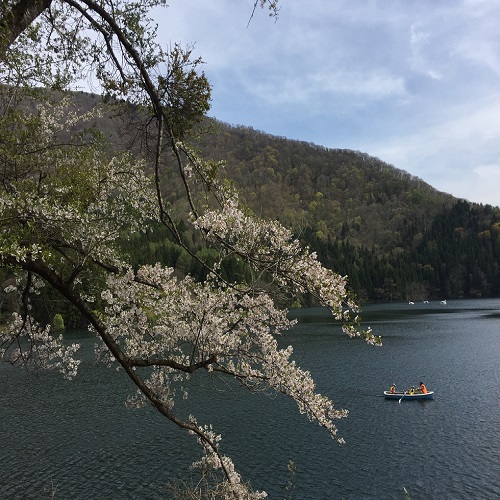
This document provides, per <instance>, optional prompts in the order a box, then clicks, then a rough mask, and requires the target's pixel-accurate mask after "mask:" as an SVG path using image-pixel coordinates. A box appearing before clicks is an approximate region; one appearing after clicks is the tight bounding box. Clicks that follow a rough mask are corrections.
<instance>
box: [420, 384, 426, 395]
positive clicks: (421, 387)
mask: <svg viewBox="0 0 500 500" xmlns="http://www.w3.org/2000/svg"><path fill="white" fill-rule="evenodd" d="M420 391H421V392H422V394H427V387H425V384H424V383H423V382H420Z"/></svg>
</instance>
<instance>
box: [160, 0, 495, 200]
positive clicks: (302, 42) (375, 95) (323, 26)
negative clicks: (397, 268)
mask: <svg viewBox="0 0 500 500" xmlns="http://www.w3.org/2000/svg"><path fill="white" fill-rule="evenodd" d="M253 4H254V0H210V1H207V0H169V1H168V7H167V8H165V9H161V10H160V11H157V13H156V14H155V18H156V20H157V22H158V23H159V36H160V40H161V42H162V43H164V44H172V43H175V42H179V43H180V44H181V45H182V46H184V47H186V46H192V45H194V52H193V54H194V55H195V56H196V57H202V59H203V60H204V62H205V64H204V66H203V70H204V72H205V74H206V76H207V77H208V79H209V81H210V83H211V84H212V102H211V105H212V108H211V110H210V112H209V115H210V116H213V117H215V118H217V119H218V120H221V121H223V122H226V123H229V124H232V125H244V126H249V127H252V128H254V129H255V130H260V131H263V132H266V133H268V134H272V135H277V136H281V137H286V138H288V139H296V140H300V141H306V142H311V143H314V144H317V145H321V146H325V147H328V148H346V149H353V150H358V151H361V152H363V153H367V154H369V155H372V156H375V157H378V158H380V159H381V160H383V161H385V162H387V163H389V164H392V165H394V166H395V167H397V168H398V169H402V170H405V171H407V172H409V173H410V174H412V175H414V176H416V177H419V178H420V179H422V180H424V181H425V182H427V183H428V184H430V185H431V186H433V187H434V188H436V189H438V190H440V191H443V192H446V193H449V194H452V195H454V196H456V197H458V198H464V199H466V200H469V201H472V202H476V203H482V204H491V205H494V206H500V29H499V26H500V2H499V1H498V0H439V1H438V0H356V1H352V0H328V1H325V0H302V1H300V0H280V5H281V8H280V12H279V18H278V19H277V21H275V20H274V19H272V18H270V17H269V16H268V11H266V10H261V9H260V8H258V9H257V10H256V12H255V14H254V16H253V18H252V19H251V21H250V23H249V20H250V17H251V14H252V9H253Z"/></svg>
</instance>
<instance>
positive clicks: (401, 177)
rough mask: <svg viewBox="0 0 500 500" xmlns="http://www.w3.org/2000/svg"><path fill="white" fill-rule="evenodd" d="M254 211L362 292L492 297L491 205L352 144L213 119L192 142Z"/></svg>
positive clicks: (499, 213) (499, 237) (497, 257)
mask: <svg viewBox="0 0 500 500" xmlns="http://www.w3.org/2000/svg"><path fill="white" fill-rule="evenodd" d="M197 145H198V147H199V149H200V151H201V152H202V154H203V155H205V156H208V157H210V158H214V159H217V160H226V161H227V167H226V169H227V174H228V176H229V177H230V178H231V179H233V180H234V181H235V183H236V185H237V186H238V187H239V188H240V189H241V191H242V196H243V199H244V200H245V201H246V203H248V205H249V206H250V207H251V208H252V209H253V210H254V211H255V212H256V213H258V214H259V215H262V216H264V217H272V218H276V219H278V220H280V221H281V222H282V223H283V224H285V225H287V226H290V227H292V228H293V229H294V230H295V232H296V234H297V235H298V236H299V237H300V238H301V239H302V240H303V242H304V243H305V244H307V245H309V246H310V247H311V249H313V250H315V251H316V252H317V253H318V256H319V257H320V259H321V260H322V261H323V263H324V264H325V265H327V266H328V267H331V268H332V269H334V270H335V271H337V272H339V273H341V274H347V275H348V276H349V279H350V283H351V286H352V287H353V289H354V290H355V292H356V293H357V294H358V296H359V297H360V298H361V299H362V300H370V301H374V300H423V299H427V298H453V297H486V296H498V295H500V209H499V208H498V207H492V206H489V205H486V206H483V205H480V204H474V203H469V202H467V201H466V200H460V199H457V198H454V197H453V196H451V195H449V194H446V193H443V192H440V191H438V190H436V189H434V188H433V187H432V186H430V185H429V184H427V183H425V182H424V181H423V180H421V179H419V178H418V177H414V176H412V175H410V174H408V173H407V172H405V171H403V170H400V169H398V168H396V167H394V166H392V165H389V164H387V163H385V162H383V161H382V160H380V159H378V158H374V157H372V156H369V155H368V154H366V153H362V152H359V151H351V150H345V149H328V148H324V147H321V146H317V145H314V144H310V143H306V142H301V141H292V140H288V139H286V138H283V137H275V136H272V135H269V134H266V133H263V132H259V131H255V130H253V129H251V128H249V127H244V126H230V125H228V124H224V123H218V122H217V123H216V124H215V133H213V134H211V135H202V136H201V138H200V139H199V140H198V143H197Z"/></svg>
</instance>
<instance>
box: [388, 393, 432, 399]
mask: <svg viewBox="0 0 500 500" xmlns="http://www.w3.org/2000/svg"><path fill="white" fill-rule="evenodd" d="M384 396H385V399H398V400H403V401H412V400H418V399H434V391H427V392H426V393H425V394H424V393H423V392H419V391H415V392H414V393H413V394H411V393H410V392H408V391H405V392H391V391H384Z"/></svg>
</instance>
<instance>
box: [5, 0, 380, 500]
mask: <svg viewBox="0 0 500 500" xmlns="http://www.w3.org/2000/svg"><path fill="white" fill-rule="evenodd" d="M161 4H163V1H162V0H137V1H135V2H130V1H125V0H52V1H51V0H38V1H24V0H18V1H15V0H8V1H6V2H3V3H2V6H1V8H0V78H1V87H0V99H1V101H0V105H1V113H0V130H1V135H0V137H1V139H0V156H1V160H2V161H1V167H0V177H1V186H0V264H1V266H2V267H6V268H8V269H10V271H11V272H12V273H15V276H16V284H15V285H11V286H9V287H8V289H7V291H9V292H10V293H12V294H17V295H18V303H19V308H18V310H17V311H16V312H15V314H14V315H13V317H12V321H11V322H10V323H9V324H8V325H7V326H5V327H3V328H2V329H1V330H0V346H1V348H0V355H1V357H2V358H3V359H4V360H9V361H11V362H12V363H13V364H15V365H21V366H27V367H29V366H33V365H34V366H37V367H41V368H46V369H57V370H60V371H61V372H62V373H63V375H64V376H65V377H67V378H73V377H74V376H75V375H76V374H77V369H78V364H79V361H78V356H77V354H78V345H67V344H65V342H64V339H63V338H62V337H56V336H55V335H53V333H52V332H51V330H50V325H44V324H40V323H39V322H37V320H36V318H35V317H34V316H33V313H32V307H31V299H32V297H33V296H34V295H36V294H38V293H39V291H40V289H41V288H42V287H47V286H48V287H52V288H53V289H55V290H57V291H58V292H59V293H60V294H61V295H62V296H63V297H64V299H66V300H67V301H68V302H69V303H71V304H72V305H73V306H74V307H75V308H76V309H77V310H78V311H79V312H80V314H81V315H82V316H83V317H84V318H85V319H86V320H87V321H88V323H89V325H90V326H89V327H90V329H92V330H93V331H94V332H95V333H96V335H97V337H98V338H99V339H100V345H99V346H98V347H97V351H98V355H99V358H100V359H101V360H103V361H105V362H109V363H115V364H118V365H119V366H121V368H122V369H123V370H124V371H125V372H126V373H127V375H128V376H129V377H130V379H131V381H132V382H133V383H134V384H135V386H136V389H137V391H136V392H135V393H134V394H133V395H131V396H130V397H129V400H128V404H129V405H130V406H135V407H140V406H142V405H144V404H146V403H147V404H151V405H153V406H154V407H155V408H156V409H157V410H158V411H159V412H160V413H161V414H163V415H164V416H165V417H166V418H167V419H169V420H170V421H172V422H173V423H175V424H176V425H178V426H179V427H181V428H183V429H185V430H187V431H188V432H190V433H191V434H193V435H195V436H196V437H197V439H198V441H199V442H200V444H201V445H202V449H203V451H204V454H203V458H202V460H201V461H199V462H198V465H200V466H203V467H210V468H213V469H215V470H218V471H220V472H222V478H223V480H222V481H221V483H220V485H219V487H220V488H222V490H221V491H223V495H225V496H226V497H228V498H233V497H235V498H252V497H255V498H259V497H262V496H265V493H264V492H260V493H259V492H253V491H251V490H250V489H249V487H248V486H247V485H246V484H245V483H244V482H243V481H242V479H241V478H240V475H239V474H238V472H237V471H236V469H235V466H234V464H233V462H232V461H231V459H230V458H229V457H228V456H226V455H224V453H223V451H222V447H221V445H220V436H218V435H217V434H215V433H214V431H213V430H212V429H211V427H210V426H208V425H205V424H200V423H198V421H197V420H196V418H195V417H194V416H190V417H189V418H188V419H182V418H180V417H179V416H178V415H177V414H176V412H175V406H174V403H175V401H176V398H178V397H185V396H186V394H188V393H189V383H190V376H191V375H192V374H193V373H195V372H197V371H204V372H206V373H207V374H208V375H209V376H213V375H218V376H222V377H231V378H234V379H237V380H238V381H240V382H241V383H242V384H243V385H245V386H247V387H248V388H250V389H255V388H260V387H266V388H271V389H273V390H275V391H277V392H280V393H283V394H285V395H287V396H289V397H291V398H293V399H294V400H295V401H296V403H297V405H298V409H299V411H300V412H301V413H305V414H306V415H307V417H308V418H309V419H310V420H311V421H315V422H317V423H318V424H319V425H321V426H323V427H324V428H325V429H326V431H327V433H329V434H330V435H331V436H332V437H334V438H335V439H337V441H339V442H342V438H339V437H337V428H336V426H335V421H336V419H338V418H341V417H343V416H345V415H346V411H345V410H342V409H336V408H334V405H333V403H332V401H331V400H330V399H328V398H327V397H325V396H323V395H321V394H319V393H317V392H316V388H315V384H314V382H313V379H312V378H311V375H310V373H309V372H308V371H305V370H302V369H301V368H299V367H298V366H297V365H296V364H295V362H294V361H293V360H292V358H291V356H292V347H291V346H290V347H287V348H285V349H280V348H279V347H278V344H277V340H276V339H277V336H278V335H281V334H282V333H284V332H285V331H286V330H288V329H290V327H291V326H292V325H293V321H291V320H289V319H288V318H287V314H286V310H283V309H282V308H280V307H278V306H277V302H276V292H277V291H279V293H280V294H281V295H282V294H283V293H284V292H286V293H288V294H289V295H290V296H294V295H295V294H297V293H309V294H312V295H313V296H314V297H316V299H317V300H318V302H319V303H321V304H323V305H324V306H326V307H327V308H328V309H329V310H330V311H331V312H332V314H333V315H334V316H335V317H336V318H338V319H340V320H342V321H343V324H344V330H345V332H346V333H347V334H348V335H350V336H361V337H363V338H364V339H365V340H366V341H368V342H369V343H379V339H378V338H377V337H375V336H373V335H372V333H371V332H370V331H369V330H368V331H359V330H358V329H357V327H356V324H357V322H356V311H357V309H356V306H355V304H354V303H353V302H352V301H351V300H350V298H349V294H348V291H347V289H346V278H345V277H342V276H339V275H337V274H335V273H334V272H332V271H331V270H328V269H326V268H324V267H323V266H322V265H321V264H320V262H319V261H318V260H317V258H316V256H315V255H314V253H310V252H309V250H308V249H306V248H302V247H301V245H300V244H299V242H298V240H297V239H295V238H294V236H293V234H292V233H291V231H289V230H288V229H286V228H285V227H283V226H281V225H280V224H279V223H278V222H276V221H268V220H262V219H260V218H258V217H256V216H255V215H254V214H252V213H251V211H250V210H249V209H248V208H247V207H243V206H241V204H240V202H239V199H238V194H237V191H236V190H235V189H234V188H233V187H232V186H231V184H230V183H228V182H227V181H226V180H225V179H224V176H223V165H221V164H220V163H216V162H212V161H209V160H205V159H202V158H200V157H199V156H198V155H197V154H196V153H195V152H194V151H193V150H192V149H190V147H189V145H188V142H189V141H188V138H189V134H190V131H191V130H192V128H193V127H194V126H196V125H198V124H199V123H200V121H201V119H202V118H203V116H204V115H205V113H206V112H207V111H208V109H209V100H210V85H209V83H208V82H207V80H206V78H205V76H204V74H203V72H200V70H199V67H200V63H201V61H200V60H192V59H191V51H190V50H189V49H186V50H183V49H181V47H180V46H174V47H171V48H169V49H168V50H165V49H164V48H162V47H160V46H158V45H157V44H156V42H155V33H156V29H155V26H154V24H153V23H152V21H150V20H149V19H148V17H147V12H149V11H150V9H152V8H153V7H157V6H158V5H161ZM259 4H261V6H263V7H265V6H267V7H268V8H269V9H270V12H271V14H272V15H276V14H277V2H274V1H264V0H262V1H259V2H255V5H254V7H256V6H258V5H259ZM252 15H253V13H252ZM83 78H86V79H89V78H92V81H91V82H89V85H91V84H94V85H99V89H100V91H101V92H102V93H103V95H105V96H106V97H107V98H108V100H109V99H110V100H111V101H112V102H114V103H116V102H118V101H126V102H127V103H128V104H129V105H130V104H133V105H136V106H137V107H140V113H139V114H140V116H141V117H142V121H141V123H140V124H139V125H138V130H140V138H141V144H143V145H144V147H137V148H135V150H134V151H133V152H130V151H122V152H120V151H117V148H112V147H111V146H110V145H109V144H106V142H105V141H104V139H103V137H102V134H100V133H99V130H98V129H96V127H95V126H94V127H92V126H91V125H92V124H95V123H99V118H100V116H102V113H103V110H102V109H98V108H97V107H96V108H94V109H91V110H86V111H85V112H83V111H81V110H78V109H75V107H74V106H73V105H72V99H71V94H68V93H66V92H64V91H65V90H66V89H71V88H74V87H73V86H74V85H75V82H81V81H82V79H83ZM105 113H107V114H109V109H107V110H106V111H105ZM173 176H176V177H177V178H178V179H179V180H180V183H181V185H182V186H183V190H184V198H185V200H186V204H185V206H186V207H188V208H187V209H186V213H185V214H183V217H181V216H180V215H179V214H178V213H176V212H175V211H174V210H173V209H172V206H171V205H170V204H169V196H168V195H169V192H168V188H169V182H171V181H172V179H173ZM181 219H182V220H184V221H189V223H190V224H191V225H192V227H193V230H196V231H198V232H199V234H200V235H201V236H202V237H203V239H204V241H205V244H206V245H207V246H209V247H210V248H212V249H213V250H214V251H215V252H216V253H217V256H218V258H217V259H216V262H215V263H209V262H204V261H202V260H201V258H200V257H199V256H198V257H196V256H194V255H193V258H198V259H199V260H200V264H202V265H204V266H205V267H206V268H207V275H208V277H207V278H206V279H205V280H203V281H196V280H194V279H193V278H192V277H190V276H185V277H178V276H176V275H174V272H173V269H172V268H168V267H164V266H163V265H161V264H160V263H158V264H156V265H154V266H151V265H141V266H139V267H138V268H134V267H133V266H132V264H131V262H130V259H128V257H127V255H125V254H124V253H123V251H121V250H120V244H119V241H120V239H122V238H125V237H127V236H128V235H131V234H133V233H135V232H138V231H141V230H144V229H145V228H147V227H149V226H155V225H157V224H163V225H165V226H166V227H167V228H168V229H169V230H170V232H171V233H172V235H173V237H174V238H175V239H176V241H177V243H178V244H179V245H181V246H183V247H184V248H185V249H186V251H189V247H188V246H187V244H186V242H185V241H183V237H182V234H181V232H180V231H179V221H180V220H181ZM227 259H238V260H240V261H241V262H242V263H244V265H245V266H246V267H247V268H248V270H249V272H248V273H246V274H245V276H246V278H245V279H243V278H241V279H238V278H236V277H234V276H233V277H232V278H231V279H228V278H225V277H224V275H223V273H222V272H221V268H222V266H223V263H224V262H225V260H227ZM211 262H213V260H212V261H211Z"/></svg>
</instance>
